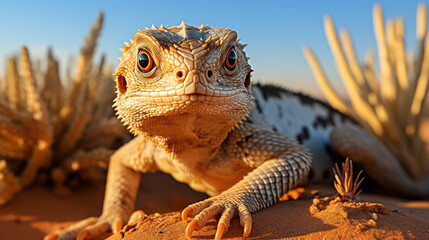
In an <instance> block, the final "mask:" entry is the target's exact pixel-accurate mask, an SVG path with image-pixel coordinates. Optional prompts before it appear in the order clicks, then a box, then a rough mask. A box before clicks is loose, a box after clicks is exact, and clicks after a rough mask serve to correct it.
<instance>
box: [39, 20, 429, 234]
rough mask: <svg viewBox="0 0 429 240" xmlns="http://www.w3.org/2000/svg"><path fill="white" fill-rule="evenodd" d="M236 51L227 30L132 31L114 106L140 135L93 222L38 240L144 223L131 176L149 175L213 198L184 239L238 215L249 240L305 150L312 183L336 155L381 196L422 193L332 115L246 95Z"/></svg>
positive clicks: (113, 171) (196, 209) (299, 102)
mask: <svg viewBox="0 0 429 240" xmlns="http://www.w3.org/2000/svg"><path fill="white" fill-rule="evenodd" d="M244 47H245V46H244V45H242V44H240V43H239V42H238V40H237V34H236V33H235V32H234V31H232V30H229V29H217V28H210V27H208V26H201V27H191V26H188V25H186V24H184V23H182V24H181V25H180V26H177V27H169V28H168V27H163V26H161V27H160V28H155V27H153V28H152V29H147V30H144V31H139V32H138V33H137V34H136V35H135V37H134V41H131V43H129V44H126V46H125V47H124V49H123V56H122V58H121V63H120V64H119V66H118V68H117V71H116V73H115V75H116V76H117V89H118V91H117V98H116V100H115V105H114V106H115V108H116V110H117V112H118V115H119V117H120V118H121V119H122V121H123V122H124V124H125V125H127V126H128V127H129V129H130V131H131V132H132V133H134V134H136V135H137V137H136V138H135V139H134V140H132V141H131V142H129V143H128V144H126V145H124V146H123V147H121V148H120V149H119V150H118V151H117V152H116V153H115V154H114V155H113V156H112V157H111V160H110V166H109V172H108V178H107V185H106V194H105V199H104V205H103V212H102V214H101V216H100V217H98V218H96V217H92V218H88V219H85V220H83V221H80V222H78V223H76V224H74V225H72V226H70V227H68V228H66V229H64V230H59V231H57V232H55V233H52V234H50V235H48V236H46V237H45V239H46V240H54V239H63V240H65V239H75V238H77V239H79V240H82V239H90V238H94V237H96V236H99V235H101V234H102V233H105V232H107V231H109V230H112V231H113V232H117V231H119V230H120V229H121V227H122V226H123V225H124V224H126V223H127V221H129V222H133V221H135V220H136V219H138V217H139V215H141V214H142V212H141V211H137V212H134V213H133V211H134V201H135V198H136V193H137V189H138V183H139V179H140V172H152V171H157V170H161V171H164V172H166V173H169V174H171V175H172V176H173V177H174V178H175V179H177V180H178V181H181V182H185V183H187V184H189V185H190V186H191V187H192V188H194V189H195V190H197V191H202V192H206V193H208V194H209V195H211V196H212V197H210V198H209V199H207V200H204V201H201V202H198V203H195V204H192V205H190V206H188V207H187V208H185V209H184V210H183V212H182V217H183V219H184V220H188V218H189V217H193V220H192V221H191V222H190V223H189V224H188V227H187V229H186V233H185V234H186V235H187V236H188V237H191V236H192V233H193V231H195V230H198V229H199V228H201V227H202V226H204V225H205V224H206V222H207V221H208V220H209V219H210V218H211V217H213V216H214V215H221V217H220V220H219V223H218V227H217V232H216V236H215V238H216V239H220V238H221V237H222V235H223V233H224V232H225V231H227V229H228V227H229V223H230V220H231V219H232V218H233V217H234V216H236V215H238V216H239V217H240V222H241V224H242V225H243V227H244V233H243V236H245V237H246V236H248V235H249V234H250V231H251V226H252V220H251V219H252V218H251V213H252V212H255V211H258V210H260V209H263V208H266V207H268V206H270V205H272V204H274V203H275V202H276V201H277V200H278V199H279V198H280V197H281V196H282V195H283V194H284V193H285V192H286V191H288V190H290V189H291V188H293V187H294V186H295V185H296V184H297V183H298V182H300V181H301V180H303V179H304V178H305V176H306V175H307V173H308V172H309V169H310V165H311V164H312V160H311V154H310V152H311V153H312V154H313V155H314V156H315V159H314V162H313V166H312V167H313V169H312V170H313V172H312V174H310V175H311V176H310V178H311V179H313V180H321V179H322V178H326V177H328V178H329V173H330V170H331V169H332V157H331V155H332V153H333V152H339V153H341V154H342V155H343V156H350V157H351V158H352V159H353V160H354V161H355V162H358V163H360V164H361V166H362V167H363V168H364V170H366V173H367V174H369V175H370V177H372V178H373V179H374V180H375V181H377V182H378V183H379V184H380V185H382V186H384V187H386V188H388V189H392V190H394V191H396V192H399V193H401V194H405V195H412V194H419V195H424V194H428V192H429V178H425V179H422V180H420V181H415V180H412V179H409V177H408V176H407V174H406V173H405V172H403V170H402V168H401V167H400V166H399V165H398V164H396V165H395V164H392V162H394V161H393V160H392V158H393V156H392V155H391V154H390V153H389V151H388V150H387V149H386V148H385V147H384V146H383V144H382V143H380V142H379V141H378V140H377V139H376V138H375V137H373V136H371V135H370V134H368V133H367V132H365V131H364V130H363V129H362V128H360V127H359V126H357V125H355V124H354V122H353V121H351V120H350V119H349V118H347V117H345V116H344V115H342V114H341V113H339V112H338V111H336V110H334V109H332V108H331V107H330V106H328V105H326V104H324V103H322V102H320V101H317V100H314V99H311V98H308V97H306V96H303V95H301V94H296V93H292V92H290V91H287V90H283V89H280V88H276V87H267V86H260V85H256V86H254V87H253V88H252V91H253V96H252V93H251V87H250V73H251V71H252V70H251V68H250V65H249V64H248V58H247V57H246V54H245V52H244V51H243V49H244ZM231 52H233V54H231ZM253 100H254V105H255V107H254V108H252V101H253ZM249 110H250V113H249ZM243 120H244V121H243ZM295 139H296V140H295ZM298 141H299V142H300V143H302V144H303V145H304V146H306V147H308V148H309V149H310V152H309V151H308V150H307V149H306V147H304V146H302V145H301V144H300V143H298ZM380 173H381V174H380ZM391 176H395V177H391Z"/></svg>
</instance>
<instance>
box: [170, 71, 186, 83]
mask: <svg viewBox="0 0 429 240" xmlns="http://www.w3.org/2000/svg"><path fill="white" fill-rule="evenodd" d="M174 72H175V73H173V74H174V75H175V78H176V81H177V82H182V81H183V80H184V79H185V71H184V70H183V69H176V70H174Z"/></svg>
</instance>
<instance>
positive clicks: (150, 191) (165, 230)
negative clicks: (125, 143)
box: [0, 173, 429, 239]
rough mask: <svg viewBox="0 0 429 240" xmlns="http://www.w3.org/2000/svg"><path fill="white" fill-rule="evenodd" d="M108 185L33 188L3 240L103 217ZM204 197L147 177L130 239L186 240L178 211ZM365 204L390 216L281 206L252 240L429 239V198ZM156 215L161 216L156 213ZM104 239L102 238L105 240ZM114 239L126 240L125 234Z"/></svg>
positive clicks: (204, 234)
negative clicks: (66, 190) (66, 191)
mask: <svg viewBox="0 0 429 240" xmlns="http://www.w3.org/2000/svg"><path fill="white" fill-rule="evenodd" d="M312 188H313V189H318V190H319V192H320V194H322V195H329V194H332V193H334V190H333V189H332V188H328V187H326V186H312ZM103 194H104V183H103V182H99V183H92V184H87V185H85V186H82V187H81V188H80V189H79V191H76V192H75V193H74V194H73V195H72V196H70V197H60V196H57V195H55V194H54V193H53V191H52V190H50V189H49V188H46V187H40V186H37V187H31V188H29V189H27V190H26V191H23V192H22V193H20V194H19V195H18V196H17V197H16V198H15V199H14V200H13V201H12V202H10V203H9V204H7V205H6V206H4V207H2V208H1V209H0V239H42V237H43V236H44V235H45V234H46V233H48V232H51V231H53V230H56V229H59V228H61V227H64V226H67V225H69V224H71V223H72V222H74V221H77V220H80V219H83V218H86V217H90V216H98V215H99V214H100V212H101V207H102V200H103ZM205 197H207V196H206V195H205V194H201V193H197V192H194V191H193V190H191V189H190V188H189V187H188V186H187V185H185V184H181V183H177V182H176V181H175V180H174V179H172V178H171V177H170V176H168V175H165V174H162V173H157V174H146V175H144V176H143V177H142V186H141V187H140V190H139V197H138V199H137V203H136V208H138V209H142V210H144V211H145V212H146V213H147V214H149V216H148V217H146V218H145V219H143V221H144V223H145V224H143V225H142V226H143V227H140V229H138V230H132V228H131V229H129V230H128V231H127V232H126V233H125V234H124V236H125V237H126V239H184V237H183V233H184V230H185V228H186V224H187V223H186V222H183V221H181V220H180V217H179V212H177V211H180V210H181V209H182V208H184V207H186V206H187V205H188V204H190V203H192V202H195V201H198V200H201V199H204V198H205ZM360 199H361V200H363V201H369V202H377V203H382V204H384V205H385V206H386V207H387V208H389V209H390V210H393V211H391V212H389V214H387V215H383V214H380V213H377V216H378V219H377V220H376V221H372V222H371V221H370V220H371V219H373V216H372V215H371V214H372V213H371V212H365V211H363V212H359V211H357V212H356V211H354V212H353V211H352V210H351V209H347V208H342V207H338V206H337V207H335V208H334V209H333V210H329V211H321V212H319V213H316V214H314V215H311V214H310V211H309V209H310V206H311V205H312V200H311V199H310V198H308V197H307V198H305V197H304V198H302V199H299V200H288V201H282V202H280V203H278V204H276V205H274V206H273V207H270V208H268V209H265V210H263V211H260V212H258V213H255V214H253V220H254V224H253V228H252V233H251V235H250V237H249V239H322V238H323V237H325V239H338V237H341V236H342V237H345V238H348V237H350V236H355V238H356V239H368V238H369V239H371V238H372V237H378V238H379V239H386V238H387V239H388V238H389V237H393V238H391V239H429V199H423V200H407V199H399V198H393V197H386V196H381V195H376V194H362V195H361V197H360ZM154 213H161V215H160V214H154ZM215 228H216V223H215V221H214V220H213V221H211V222H210V223H209V224H208V226H207V227H204V228H203V229H201V230H200V231H198V232H195V233H194V239H212V238H213V237H214V233H215ZM241 234H242V228H241V227H240V224H239V222H238V219H234V220H233V222H232V224H231V227H230V229H229V231H228V232H227V233H226V235H225V239H241ZM108 236H109V235H105V236H103V237H101V238H99V239H104V238H105V237H108ZM111 239H121V235H120V234H119V235H116V236H113V237H112V238H111Z"/></svg>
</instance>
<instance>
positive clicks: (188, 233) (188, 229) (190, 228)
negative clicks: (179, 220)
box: [185, 219, 199, 238]
mask: <svg viewBox="0 0 429 240" xmlns="http://www.w3.org/2000/svg"><path fill="white" fill-rule="evenodd" d="M198 229H199V224H198V221H197V220H195V219H194V220H192V221H191V222H190V223H189V224H188V226H187V227H186V231H185V235H186V237H187V238H192V233H193V232H194V231H195V230H198Z"/></svg>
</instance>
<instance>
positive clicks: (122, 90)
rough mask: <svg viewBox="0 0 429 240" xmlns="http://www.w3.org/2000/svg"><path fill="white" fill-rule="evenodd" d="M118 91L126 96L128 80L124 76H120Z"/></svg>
mask: <svg viewBox="0 0 429 240" xmlns="http://www.w3.org/2000/svg"><path fill="white" fill-rule="evenodd" d="M117 79H118V80H117V81H118V84H117V86H118V90H119V92H120V93H122V94H124V93H125V92H126V91H127V80H126V79H125V77H124V76H122V75H118V78H117Z"/></svg>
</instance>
